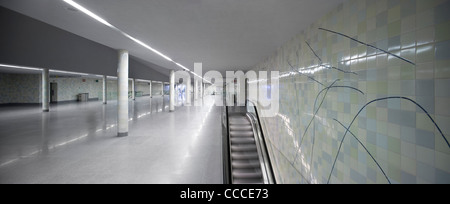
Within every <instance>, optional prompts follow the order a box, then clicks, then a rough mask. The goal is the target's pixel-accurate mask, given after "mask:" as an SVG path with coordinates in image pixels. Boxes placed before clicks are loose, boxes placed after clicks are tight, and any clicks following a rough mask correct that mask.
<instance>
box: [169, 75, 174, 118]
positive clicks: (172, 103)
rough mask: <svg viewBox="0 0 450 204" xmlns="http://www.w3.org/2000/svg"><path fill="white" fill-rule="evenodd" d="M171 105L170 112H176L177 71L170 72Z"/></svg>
mask: <svg viewBox="0 0 450 204" xmlns="http://www.w3.org/2000/svg"><path fill="white" fill-rule="evenodd" d="M169 90H170V104H169V110H170V112H174V111H175V71H174V70H170V89H169Z"/></svg>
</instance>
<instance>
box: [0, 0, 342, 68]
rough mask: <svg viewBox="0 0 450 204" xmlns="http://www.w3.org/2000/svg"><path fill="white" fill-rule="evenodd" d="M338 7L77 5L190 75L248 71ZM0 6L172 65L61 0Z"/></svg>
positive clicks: (243, 2)
mask: <svg viewBox="0 0 450 204" xmlns="http://www.w3.org/2000/svg"><path fill="white" fill-rule="evenodd" d="M343 1H344V0H75V2H77V3H79V4H81V5H82V6H84V7H86V8H87V9H89V10H91V11H92V12H94V13H96V14H97V15H99V16H101V17H102V18H104V19H106V20H107V21H108V22H110V23H111V24H113V25H114V26H115V27H117V28H119V29H120V30H122V31H124V32H126V33H128V34H130V35H131V36H133V37H135V38H137V39H139V40H141V41H143V42H145V43H147V44H149V45H150V46H152V47H153V48H155V49H157V50H159V51H160V52H162V53H164V54H165V55H167V56H169V57H170V58H172V59H173V60H174V61H176V62H178V63H181V64H183V65H184V66H186V67H188V68H189V69H193V67H194V62H203V70H204V71H208V70H218V71H221V72H223V71H225V70H247V69H248V68H250V67H252V66H254V65H256V64H257V63H259V62H260V61H262V60H264V59H265V58H266V57H269V56H270V55H272V54H273V53H274V52H275V51H276V50H277V48H278V47H280V46H281V45H283V44H284V43H285V42H287V41H288V40H289V39H291V38H292V37H293V36H295V35H297V34H298V33H300V32H301V31H302V30H303V29H305V28H307V27H308V26H309V25H310V24H311V23H313V22H314V21H316V20H317V19H319V18H320V17H322V16H323V15H325V14H326V13H327V12H328V11H330V10H331V9H333V8H335V7H337V6H338V5H339V4H340V3H342V2H343ZM0 5H1V6H3V7H6V8H9V9H12V10H15V11H17V12H19V13H22V14H25V15H27V16H30V17H32V18H35V19H38V20H40V21H43V22H46V23H48V24H51V25H53V26H56V27H59V28H61V29H64V30H67V31H69V32H71V33H74V34H77V35H79V36H82V37H84V38H87V39H90V40H93V41H95V42H98V43H100V44H103V45H106V46H108V47H111V48H114V49H127V50H129V51H130V54H131V55H134V56H136V57H137V58H139V59H140V61H141V62H148V63H149V64H150V65H151V64H155V65H158V66H160V67H164V68H167V69H177V70H178V69H179V67H177V66H176V65H174V64H173V63H171V62H169V61H166V60H165V59H163V58H161V57H160V56H158V55H156V54H154V53H152V52H151V51H149V50H147V49H145V48H143V47H141V46H140V45H138V44H136V43H134V42H133V41H131V40H129V39H128V38H126V37H124V36H123V35H121V34H120V33H118V32H115V31H114V30H112V29H111V28H109V27H107V26H104V25H102V24H100V23H99V22H97V21H94V20H92V19H91V18H89V17H88V16H87V15H85V14H83V13H82V12H74V11H70V10H69V9H68V8H69V7H70V6H69V5H68V4H66V3H64V2H63V1H62V0H0Z"/></svg>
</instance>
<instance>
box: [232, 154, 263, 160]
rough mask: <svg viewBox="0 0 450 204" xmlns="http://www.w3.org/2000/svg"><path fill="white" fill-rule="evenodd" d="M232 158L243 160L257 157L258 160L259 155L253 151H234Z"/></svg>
mask: <svg viewBox="0 0 450 204" xmlns="http://www.w3.org/2000/svg"><path fill="white" fill-rule="evenodd" d="M231 159H232V161H235V160H241V159H249V160H252V159H256V160H258V159H259V157H258V153H256V152H251V153H249V152H232V153H231Z"/></svg>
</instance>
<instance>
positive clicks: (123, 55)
mask: <svg viewBox="0 0 450 204" xmlns="http://www.w3.org/2000/svg"><path fill="white" fill-rule="evenodd" d="M117 77H118V79H117V83H118V89H117V92H118V93H117V113H118V116H117V120H118V121H117V131H118V136H119V137H125V136H128V51H126V50H119V63H118V69H117Z"/></svg>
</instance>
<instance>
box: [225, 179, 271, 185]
mask: <svg viewBox="0 0 450 204" xmlns="http://www.w3.org/2000/svg"><path fill="white" fill-rule="evenodd" d="M263 183H264V182H263V180H262V179H233V184H263Z"/></svg>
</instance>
